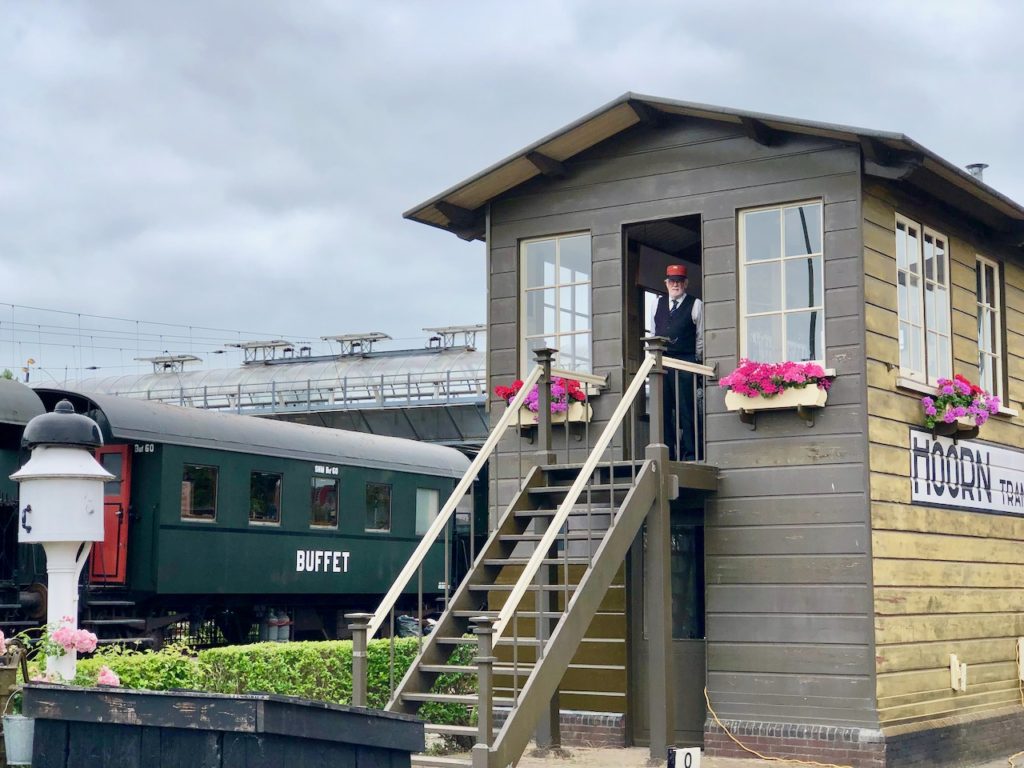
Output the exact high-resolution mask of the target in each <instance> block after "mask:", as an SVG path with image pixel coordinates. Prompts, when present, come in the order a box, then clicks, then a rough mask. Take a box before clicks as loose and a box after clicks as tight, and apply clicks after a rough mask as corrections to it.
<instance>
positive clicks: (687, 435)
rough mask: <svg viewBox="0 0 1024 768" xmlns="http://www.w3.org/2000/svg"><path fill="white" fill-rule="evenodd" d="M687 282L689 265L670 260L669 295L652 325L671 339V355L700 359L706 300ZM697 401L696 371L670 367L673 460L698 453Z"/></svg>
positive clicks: (668, 424) (668, 434)
mask: <svg viewBox="0 0 1024 768" xmlns="http://www.w3.org/2000/svg"><path fill="white" fill-rule="evenodd" d="M687 285H688V280H687V278H686V267H685V266H684V265H683V264H670V265H669V266H668V269H667V271H666V274H665V287H666V288H667V289H668V295H667V296H662V297H660V298H659V299H658V304H657V306H656V307H655V309H654V317H653V318H652V322H651V327H652V328H654V335H655V336H664V337H665V338H666V339H668V348H667V350H666V354H667V355H668V357H674V358H676V359H677V360H685V361H687V362H691V363H699V362H701V361H702V360H703V359H704V304H703V303H702V302H701V300H700V299H698V298H697V297H696V296H691V295H690V294H688V293H687V292H686V288H687ZM694 401H695V400H694V376H693V374H692V373H686V372H684V371H675V370H672V369H668V370H666V371H665V415H664V418H665V442H666V443H668V450H669V458H670V459H672V460H673V461H674V460H676V459H677V458H681V459H682V460H683V461H692V460H694V459H695V458H696V457H697V435H696V420H695V419H694ZM677 410H678V413H677ZM677 446H679V450H678V451H677ZM680 453H681V454H682V455H681V456H679V455H678V454H680Z"/></svg>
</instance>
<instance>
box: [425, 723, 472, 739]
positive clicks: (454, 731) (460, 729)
mask: <svg viewBox="0 0 1024 768" xmlns="http://www.w3.org/2000/svg"><path fill="white" fill-rule="evenodd" d="M423 730H424V731H426V732H427V733H438V734H441V735H443V736H476V735H477V727H476V726H475V725H447V724H444V723H424V724H423Z"/></svg>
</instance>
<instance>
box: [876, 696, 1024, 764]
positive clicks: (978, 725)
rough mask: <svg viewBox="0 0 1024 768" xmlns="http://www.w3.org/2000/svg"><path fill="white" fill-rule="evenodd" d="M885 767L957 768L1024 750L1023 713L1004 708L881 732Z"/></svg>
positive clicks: (1021, 710) (1019, 710)
mask: <svg viewBox="0 0 1024 768" xmlns="http://www.w3.org/2000/svg"><path fill="white" fill-rule="evenodd" d="M883 731H884V733H885V756H886V760H887V762H886V766H887V768H889V766H892V768H902V766H909V765H928V766H960V765H976V764H977V763H980V762H983V761H986V760H992V759H997V758H1001V757H1006V756H1007V755H1010V754H1011V753H1014V752H1018V751H1020V750H1022V749H1024V709H1022V708H1021V707H1020V706H1013V707H1006V708H1003V709H999V710H993V711H990V712H981V713H977V714H971V715H957V716H954V717H944V718H942V719H941V720H933V721H931V722H928V723H913V724H911V725H902V726H896V727H893V728H885V729H883Z"/></svg>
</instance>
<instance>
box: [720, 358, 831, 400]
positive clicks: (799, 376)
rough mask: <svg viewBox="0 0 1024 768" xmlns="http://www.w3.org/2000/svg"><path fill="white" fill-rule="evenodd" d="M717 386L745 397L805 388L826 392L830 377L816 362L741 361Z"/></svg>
mask: <svg viewBox="0 0 1024 768" xmlns="http://www.w3.org/2000/svg"><path fill="white" fill-rule="evenodd" d="M718 386H720V387H724V388H725V389H729V390H732V391H733V392H736V393H737V394H740V395H746V396H747V397H773V396H774V395H777V394H779V393H780V392H785V391H786V390H787V389H802V388H803V387H808V386H816V387H818V388H820V389H825V390H827V389H828V388H829V387H831V386H832V377H830V376H828V375H826V374H825V369H824V368H822V367H821V366H820V365H818V364H817V363H794V362H785V363H757V362H754V361H753V360H747V359H746V358H743V359H741V360H740V364H739V365H738V366H737V367H736V370H735V371H733V372H732V373H730V374H729V375H728V376H724V377H722V378H721V379H720V380H719V382H718Z"/></svg>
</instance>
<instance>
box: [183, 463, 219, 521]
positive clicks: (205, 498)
mask: <svg viewBox="0 0 1024 768" xmlns="http://www.w3.org/2000/svg"><path fill="white" fill-rule="evenodd" d="M181 519H182V520H216V519H217V468H216V467H203V466H198V465H196V464H186V465H185V467H184V469H183V470H182V473H181Z"/></svg>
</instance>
